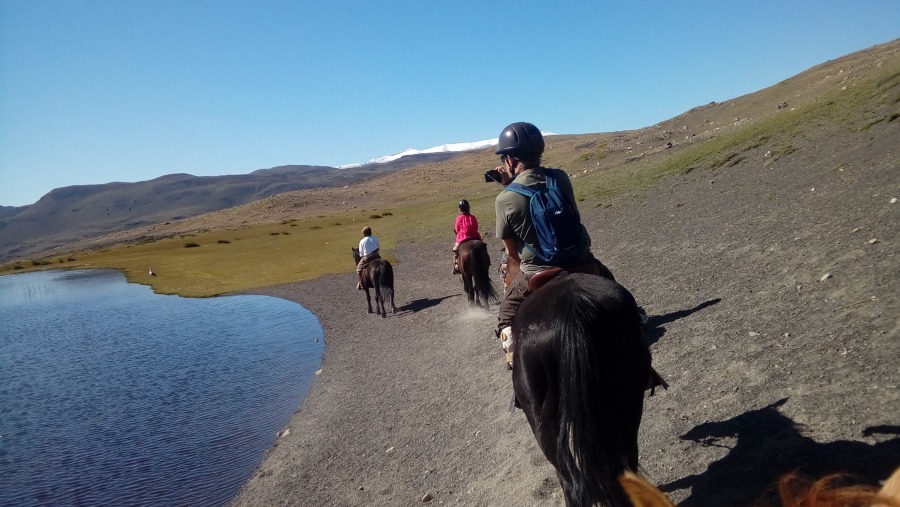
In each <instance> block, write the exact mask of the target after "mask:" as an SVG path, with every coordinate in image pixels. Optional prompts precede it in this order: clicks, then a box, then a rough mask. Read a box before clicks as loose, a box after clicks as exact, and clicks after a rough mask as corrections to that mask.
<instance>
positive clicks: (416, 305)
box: [398, 294, 461, 313]
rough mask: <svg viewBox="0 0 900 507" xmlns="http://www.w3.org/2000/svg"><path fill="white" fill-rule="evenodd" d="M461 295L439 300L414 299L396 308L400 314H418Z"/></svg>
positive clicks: (452, 295)
mask: <svg viewBox="0 0 900 507" xmlns="http://www.w3.org/2000/svg"><path fill="white" fill-rule="evenodd" d="M460 295H461V294H451V295H449V296H444V297H439V298H422V299H414V300H412V301H410V302H409V303H406V304H405V305H403V306H401V307H400V308H398V310H400V311H401V312H412V313H415V312H419V311H422V310H425V309H427V308H431V307H432V306H437V305H439V304H441V301H443V300H445V299H450V298H453V297H457V296H460Z"/></svg>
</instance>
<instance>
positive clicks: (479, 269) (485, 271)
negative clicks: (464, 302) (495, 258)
mask: <svg viewBox="0 0 900 507" xmlns="http://www.w3.org/2000/svg"><path fill="white" fill-rule="evenodd" d="M457 252H458V253H459V274H460V275H461V276H462V281H463V290H465V292H466V297H467V298H468V299H469V306H473V305H475V306H483V307H484V309H485V310H489V309H490V303H491V301H494V302H496V301H497V300H498V297H497V290H496V289H495V288H494V282H492V281H491V273H490V267H491V256H490V255H489V254H488V249H487V244H485V242H484V241H481V240H480V239H470V240H466V241H463V242H462V243H460V244H459V247H458V248H457Z"/></svg>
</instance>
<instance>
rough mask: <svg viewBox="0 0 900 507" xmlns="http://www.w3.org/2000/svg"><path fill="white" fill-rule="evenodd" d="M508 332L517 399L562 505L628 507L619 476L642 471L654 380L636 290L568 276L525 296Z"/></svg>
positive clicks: (605, 280)
mask: <svg viewBox="0 0 900 507" xmlns="http://www.w3.org/2000/svg"><path fill="white" fill-rule="evenodd" d="M512 326H513V336H514V337H515V339H514V345H513V346H514V353H515V361H514V363H513V372H512V376H513V379H512V380H513V389H514V391H515V395H516V400H517V402H518V403H519V405H520V406H521V408H522V410H523V411H524V412H525V416H526V417H527V419H528V423H529V424H530V425H531V429H532V431H533V432H534V436H535V438H536V439H537V441H538V445H539V446H540V448H541V450H542V451H543V452H544V455H545V456H546V457H547V459H548V460H550V463H552V464H553V466H554V467H556V472H557V477H558V478H559V482H560V484H561V485H562V488H563V493H564V494H565V499H566V505H567V506H589V505H594V504H599V505H605V506H612V507H618V506H629V505H631V504H630V503H629V502H628V499H627V497H626V495H625V492H624V491H623V489H622V487H621V485H620V484H619V483H618V481H617V478H618V476H620V475H621V474H622V473H623V472H624V471H626V470H631V471H635V472H636V471H637V468H638V427H639V426H640V424H641V414H642V412H643V404H644V390H645V388H646V387H647V386H648V385H647V384H648V379H650V378H651V374H652V373H651V372H652V368H651V365H650V351H649V349H648V348H647V343H646V341H645V339H644V334H643V327H642V324H641V321H640V317H639V316H638V306H637V303H635V300H634V298H633V297H632V295H631V293H629V292H628V290H626V289H625V288H624V287H622V286H621V285H619V284H618V283H616V282H614V281H612V280H610V279H608V278H604V277H600V276H595V275H588V274H582V273H573V274H564V275H561V276H559V277H557V278H555V279H553V280H551V281H550V282H548V283H547V284H546V285H544V286H543V287H541V288H540V289H537V290H536V291H535V292H534V293H533V294H531V295H530V296H529V297H528V298H526V299H525V301H524V302H523V303H522V305H521V306H520V307H519V309H518V311H517V312H516V318H515V319H514V321H513V325H512Z"/></svg>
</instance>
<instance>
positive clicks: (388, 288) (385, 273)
mask: <svg viewBox="0 0 900 507" xmlns="http://www.w3.org/2000/svg"><path fill="white" fill-rule="evenodd" d="M378 285H380V286H381V297H382V301H393V300H394V267H393V266H391V263H390V262H388V261H384V262H383V263H382V264H381V270H380V271H379V273H378Z"/></svg>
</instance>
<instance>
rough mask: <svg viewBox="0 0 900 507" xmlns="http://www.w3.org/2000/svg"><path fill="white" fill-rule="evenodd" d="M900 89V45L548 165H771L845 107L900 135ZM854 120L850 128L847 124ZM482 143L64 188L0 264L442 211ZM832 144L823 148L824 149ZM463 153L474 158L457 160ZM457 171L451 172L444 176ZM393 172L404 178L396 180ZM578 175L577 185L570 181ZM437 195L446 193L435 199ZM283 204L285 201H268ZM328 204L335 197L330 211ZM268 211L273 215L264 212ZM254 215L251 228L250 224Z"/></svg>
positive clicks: (18, 219)
mask: <svg viewBox="0 0 900 507" xmlns="http://www.w3.org/2000/svg"><path fill="white" fill-rule="evenodd" d="M898 80H900V39H897V40H894V41H891V42H888V43H885V44H882V45H878V46H874V47H872V48H869V49H865V50H861V51H858V52H856V53H852V54H850V55H845V56H843V57H840V58H838V59H836V60H829V61H828V62H825V63H822V64H820V65H817V66H815V67H812V68H810V69H809V70H807V71H804V72H802V73H800V74H798V75H796V76H793V77H790V78H787V79H785V80H784V81H782V82H779V83H776V84H774V85H772V86H770V87H768V88H764V89H762V90H759V91H756V92H753V93H750V94H747V95H744V96H741V97H736V98H734V99H730V100H728V101H725V102H719V103H716V102H711V103H709V104H706V105H701V106H697V107H695V108H692V109H690V110H688V111H686V112H684V113H682V114H680V115H678V116H676V117H674V118H671V119H669V120H666V121H663V122H660V123H658V124H656V125H653V126H648V127H645V128H643V129H638V130H633V131H622V132H612V133H588V134H570V135H559V136H558V137H556V138H554V139H552V140H549V139H548V157H547V159H548V163H550V164H559V165H557V167H563V168H565V169H566V170H568V171H574V172H576V173H582V174H587V173H589V172H593V171H606V170H608V169H610V168H613V167H614V166H620V167H621V166H628V165H629V164H632V163H636V162H638V161H642V163H649V161H651V160H652V161H653V163H654V164H657V165H660V166H668V167H670V168H679V167H681V168H682V169H680V170H686V171H691V170H693V169H694V166H693V164H695V163H697V160H701V159H702V160H706V159H710V160H708V161H706V162H704V163H705V164H706V165H708V166H710V167H719V166H721V165H723V164H727V165H728V166H731V165H735V164H739V163H741V161H742V160H743V156H744V155H743V153H742V151H741V150H744V148H742V149H741V150H738V151H734V150H735V148H734V147H732V146H730V145H729V144H728V143H727V142H724V141H720V140H719V138H720V137H721V138H722V139H723V140H724V139H728V138H729V136H731V137H732V138H733V137H734V135H735V133H736V132H740V133H741V135H740V138H741V139H753V140H754V141H753V142H755V143H763V142H765V143H772V144H773V149H772V150H771V151H770V152H766V153H765V154H764V158H766V161H765V162H764V164H769V163H771V162H772V161H774V160H777V159H779V158H780V157H783V156H787V155H788V154H791V153H793V152H794V150H795V148H794V146H793V144H794V143H793V142H792V141H791V139H793V138H803V137H814V136H816V135H818V134H817V132H818V131H819V130H822V129H823V127H824V126H825V125H829V124H832V123H834V122H835V121H837V120H836V119H835V118H833V117H830V116H827V114H826V113H827V111H830V110H831V106H832V105H841V108H842V110H843V111H844V114H847V113H850V114H852V115H853V116H854V117H857V119H858V123H859V125H858V126H857V127H856V130H852V131H850V134H851V135H853V136H856V137H860V136H868V135H869V133H868V132H867V130H868V129H869V128H871V127H872V125H889V129H896V128H897V125H898V124H897V123H895V121H896V120H897V119H898V118H900V110H898V109H897V107H898V105H900V102H898V98H900V94H898V93H900V81H898ZM854 90H856V91H854ZM844 92H847V93H844ZM806 108H811V109H813V110H819V109H823V108H824V109H823V110H824V111H826V112H823V113H821V114H826V116H825V117H824V119H821V118H818V117H815V116H811V117H808V118H812V120H807V122H806V123H802V122H800V123H794V122H795V121H796V119H797V118H801V116H798V115H794V114H792V112H793V111H795V110H799V111H805V110H806ZM817 114H819V113H817ZM859 118H862V119H859ZM846 119H847V118H842V122H843V120H846ZM823 122H824V123H823ZM761 123H765V129H767V131H772V132H782V133H783V134H782V138H783V139H782V140H780V141H778V142H777V143H776V142H774V141H773V140H772V139H770V138H769V136H770V134H768V133H760V131H758V127H757V125H760V124H761ZM866 142H869V141H866ZM483 143H485V144H484V145H483V147H481V146H482V145H479V144H478V143H459V144H457V145H442V146H438V147H435V148H433V149H429V150H422V151H418V150H405V151H404V152H401V153H399V154H396V155H392V156H387V157H379V159H373V161H374V160H384V161H386V162H384V163H368V164H364V165H358V166H344V167H343V168H334V167H323V166H300V165H297V166H281V167H273V168H270V169H261V170H258V171H254V172H253V173H250V174H247V175H233V176H207V177H197V176H192V175H189V174H170V175H167V176H162V177H160V178H156V179H153V180H150V181H144V182H138V183H108V184H105V185H83V186H72V187H65V188H59V189H56V190H53V191H51V192H50V193H48V194H47V195H45V196H44V197H42V198H41V199H40V200H39V201H38V202H36V203H34V204H32V205H29V206H24V207H0V261H7V260H14V259H16V260H17V259H27V258H28V257H32V258H33V257H40V256H47V255H58V254H59V255H61V252H64V249H63V248H61V247H65V246H71V245H73V244H76V243H80V244H81V245H85V244H90V245H95V243H96V242H97V241H99V237H100V236H106V235H110V236H112V233H117V234H116V237H119V238H121V237H123V234H124V235H128V234H130V233H131V232H134V233H136V234H146V233H147V232H146V231H147V230H148V229H152V228H153V226H155V225H157V224H165V223H166V222H168V221H172V223H171V224H167V225H166V229H168V230H175V229H179V228H180V230H191V229H190V228H189V227H191V226H190V225H189V224H188V223H189V222H192V220H193V219H190V220H179V219H180V218H188V217H197V216H201V215H202V216H205V214H206V213H208V212H216V213H215V214H216V215H217V216H218V218H220V219H224V218H223V217H224V216H225V215H228V216H229V217H230V218H228V220H229V221H230V223H231V226H240V225H239V224H245V223H247V220H251V219H252V220H255V222H253V223H260V221H270V222H271V221H277V220H281V219H285V218H293V217H294V216H295V215H296V214H297V212H293V211H286V210H288V208H290V209H294V208H297V205H298V200H299V205H300V206H301V207H303V206H307V205H308V204H309V203H307V202H305V201H304V199H305V197H300V196H298V195H295V194H305V195H309V194H313V193H316V192H317V191H316V190H311V189H315V188H329V187H330V188H331V189H333V190H328V191H327V194H328V199H323V200H321V201H319V204H320V205H324V206H325V207H324V208H321V209H322V212H325V213H327V212H331V211H332V208H335V207H338V206H346V205H347V203H348V202H351V201H354V199H356V198H357V197H358V196H360V195H361V194H367V193H368V194H369V197H368V198H369V199H370V201H371V196H372V195H374V194H375V193H376V192H380V194H381V199H382V201H383V202H387V201H390V200H391V199H393V198H394V197H395V196H396V195H399V194H403V193H404V191H408V190H411V191H413V192H424V194H421V195H428V196H430V197H429V198H430V199H437V198H440V196H437V194H438V193H439V192H440V191H441V189H443V190H444V191H446V190H447V189H448V188H451V187H452V188H457V187H466V186H467V185H470V184H475V185H481V184H482V181H481V178H480V176H481V172H482V171H483V170H484V169H486V168H488V166H490V167H493V165H490V164H496V158H495V157H494V156H493V150H490V149H489V148H488V147H487V146H488V145H489V144H493V143H492V142H489V141H484V142H483ZM828 144H829V143H828V142H827V141H824V144H823V146H827V145H828ZM690 146H696V147H698V148H696V149H694V148H689V147H690ZM755 146H757V145H755V144H754V145H752V146H751V148H753V147H755ZM895 146H897V144H896V143H889V146H888V148H889V149H893V147H895ZM461 147H465V148H467V150H460V151H454V150H456V149H459V148H461ZM472 150H478V151H472ZM426 152H427V153H426ZM827 154H828V151H827V150H824V149H818V150H816V151H815V155H817V156H821V157H823V161H822V163H824V164H828V163H830V161H829V160H826V159H825V157H826V155H827ZM761 156H762V155H761ZM795 156H797V155H795ZM769 157H771V158H769ZM451 159H452V160H453V163H452V164H441V162H445V161H448V160H451ZM891 160H892V162H890V163H891V164H892V167H896V164H897V162H896V161H897V160H898V159H896V158H893V159H891ZM859 163H860V164H862V163H864V161H862V160H861V161H860V162H859ZM401 170H403V172H402V173H399V172H398V171H401ZM394 172H398V173H397V174H396V175H391V176H389V175H390V174H391V173H394ZM578 175H579V174H573V178H574V177H577V176H578ZM382 176H385V178H381V177H382ZM376 178H377V179H376ZM370 179H373V180H374V181H372V182H371V184H369V183H367V184H365V185H359V186H356V185H351V184H352V183H358V182H366V181H367V180H370ZM473 182H474V183H473ZM438 184H440V185H442V186H440V188H438V186H439V185H438ZM454 185H455V186H454ZM334 187H337V188H334ZM344 187H346V188H344ZM466 188H467V189H468V190H467V191H469V192H473V193H474V194H478V193H479V192H480V190H475V189H476V188H478V189H481V188H484V187H471V186H469V187H466ZM276 194H278V197H275V198H272V197H271V196H273V195H276ZM323 194H324V193H323ZM332 194H334V195H335V196H339V197H336V198H334V200H331V199H332ZM262 199H265V203H262V202H259V201H260V200H262ZM277 203H282V204H283V203H288V204H289V205H288V206H284V205H280V204H277ZM257 204H264V205H262V206H257ZM280 212H281V214H279V213H280ZM285 213H287V214H285ZM251 214H252V215H254V216H252V217H251V216H248V215H251ZM184 227H188V228H187V229H185V228H184ZM124 231H130V232H124ZM118 233H123V234H118ZM106 244H109V243H108V242H107V243H106ZM57 248H59V250H57V251H56V252H54V249H57Z"/></svg>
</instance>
